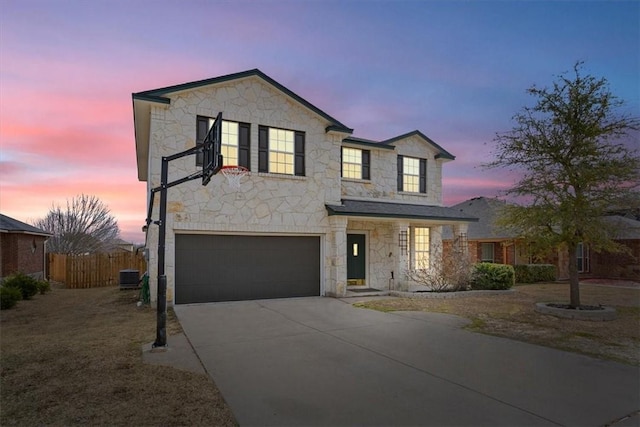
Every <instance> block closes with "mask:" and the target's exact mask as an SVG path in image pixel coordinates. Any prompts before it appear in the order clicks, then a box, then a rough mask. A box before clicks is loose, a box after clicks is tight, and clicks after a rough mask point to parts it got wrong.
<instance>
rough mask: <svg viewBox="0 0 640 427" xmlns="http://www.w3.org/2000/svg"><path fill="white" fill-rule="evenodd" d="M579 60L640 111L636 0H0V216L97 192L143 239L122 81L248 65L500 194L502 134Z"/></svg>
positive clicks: (202, 74)
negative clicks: (414, 141)
mask: <svg viewBox="0 0 640 427" xmlns="http://www.w3.org/2000/svg"><path fill="white" fill-rule="evenodd" d="M578 60H583V61H585V71H586V72H587V73H590V74H593V75H595V76H597V77H605V78H607V80H608V81H609V83H610V88H611V91H612V92H613V93H614V94H616V95H617V96H619V97H620V98H622V99H624V100H626V101H627V111H628V112H630V113H631V114H633V115H634V116H636V117H638V116H640V78H639V76H640V2H638V1H565V2H559V1H474V2H472V1H278V0H273V1H193V0H191V1H161V0H158V1H146V0H136V1H132V0H128V1H120V0H112V1H101V0H98V1H91V2H88V1H77V0H73V1H71V0H68V1H65V0H60V1H55V0H48V1H30V0H20V1H10V0H0V144H1V145H0V179H1V183H2V188H1V189H0V211H1V212H2V213H4V214H6V215H9V216H12V217H14V218H17V219H19V220H22V221H28V220H30V219H35V218H39V217H41V216H44V215H45V214H46V212H47V211H48V209H49V208H50V207H51V204H52V203H64V202H65V200H66V199H67V198H71V197H73V196H75V195H77V194H80V193H82V192H84V193H88V194H95V195H97V196H98V197H100V198H101V199H102V200H103V201H104V202H105V203H107V204H108V205H109V207H110V208H111V210H112V211H113V213H114V215H115V216H116V218H117V219H118V221H119V223H120V226H121V228H122V231H123V236H124V237H125V238H128V239H131V240H135V241H141V240H142V238H143V237H142V233H141V232H140V231H139V230H140V226H141V225H142V223H143V221H144V217H145V214H146V206H145V204H146V191H145V185H144V183H138V182H137V178H136V166H135V151H134V133H133V113H132V109H131V93H132V92H140V91H144V90H148V89H154V88H158V87H163V86H168V85H173V84H178V83H184V82H188V81H193V80H199V79H205V78H210V77H216V76H219V75H224V74H229V73H234V72H238V71H244V70H248V69H252V68H259V69H260V70H261V71H263V72H264V73H266V74H267V75H269V76H270V77H272V78H273V79H275V80H277V81H278V82H280V83H281V84H283V85H284V86H286V87H288V88H289V89H291V90H292V91H294V92H296V93H297V94H299V95H300V96H302V97H303V98H305V99H307V100H308V101H309V102H311V103H312V104H314V105H316V106H317V107H318V108H320V109H322V110H324V111H326V112H327V113H328V114H330V115H332V116H333V117H335V118H336V119H338V120H339V121H341V122H342V123H344V124H345V125H347V126H349V127H352V128H354V135H355V136H359V137H363V138H370V139H377V140H384V139H388V138H391V137H394V136H397V135H399V134H402V133H406V132H409V131H412V130H415V129H418V130H420V131H422V132H423V133H424V134H426V135H427V136H429V137H430V138H432V139H433V140H434V141H436V142H437V143H438V144H440V145H441V146H443V147H444V148H445V149H447V150H448V151H450V152H451V153H453V154H454V155H456V156H457V159H456V161H454V162H451V163H448V164H446V165H445V168H444V199H445V200H444V201H445V204H447V205H451V204H454V203H457V202H460V201H462V200H464V199H467V198H470V197H474V196H496V195H498V194H499V191H500V190H501V189H504V188H506V187H508V186H509V185H511V184H512V183H513V176H508V175H507V174H506V173H505V172H502V171H494V170H492V171H486V170H483V169H482V168H480V167H479V165H480V164H481V163H483V162H486V161H488V160H490V158H491V155H490V152H491V149H492V145H493V144H492V140H493V138H494V135H495V133H496V132H503V131H507V130H509V129H510V128H511V127H512V125H513V123H512V122H511V117H512V116H513V115H514V114H515V113H516V112H517V111H518V110H520V109H521V108H522V107H524V106H526V105H532V103H533V102H534V101H535V100H534V99H532V98H531V97H529V96H528V95H527V94H526V89H527V88H528V87H530V86H531V85H532V84H536V85H538V86H549V85H551V83H552V82H553V80H554V76H557V75H558V74H561V73H563V72H566V71H570V70H571V69H572V67H573V65H574V63H575V62H576V61H578Z"/></svg>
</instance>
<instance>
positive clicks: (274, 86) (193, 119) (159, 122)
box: [132, 69, 473, 304]
mask: <svg viewBox="0 0 640 427" xmlns="http://www.w3.org/2000/svg"><path fill="white" fill-rule="evenodd" d="M132 98H133V112H134V125H135V140H136V154H137V165H138V179H139V180H141V181H146V182H147V186H148V189H149V190H151V189H152V188H156V187H158V186H159V184H160V166H161V159H162V157H167V156H170V155H173V154H175V153H178V152H181V151H184V150H186V149H188V148H191V147H194V146H196V144H197V143H199V142H201V141H202V140H203V138H204V137H205V135H206V133H207V131H208V129H209V128H210V127H211V125H212V123H213V120H214V119H213V118H214V117H216V116H217V114H218V113H222V118H223V122H222V153H223V155H224V164H225V165H240V166H244V167H246V168H247V169H249V170H250V176H248V177H245V178H243V181H242V188H241V189H240V190H235V189H233V188H230V186H229V185H228V184H227V182H226V180H225V178H224V177H223V176H222V175H221V174H218V175H214V176H213V177H212V179H211V182H210V183H209V184H208V185H207V186H202V185H201V184H200V183H199V182H198V181H190V182H186V183H183V184H180V185H178V186H175V187H172V188H170V189H169V190H168V199H167V200H168V201H167V222H166V229H167V233H166V246H165V257H166V258H165V271H166V275H167V299H168V300H169V301H174V302H175V303H178V304H179V303H192V302H207V301H226V300H242V299H260V298H281V297H295V296H311V295H322V296H335V297H341V296H345V295H347V292H348V291H349V286H350V285H354V286H361V287H366V288H372V289H377V290H388V289H397V288H403V287H405V288H406V286H408V283H407V278H406V276H405V272H406V270H407V268H411V267H412V266H414V265H416V263H417V261H418V260H424V259H429V256H430V254H431V253H432V251H433V248H434V247H435V246H436V245H440V242H441V234H442V229H443V228H450V229H452V233H454V234H456V235H457V234H460V233H465V232H466V227H467V224H468V223H469V222H470V221H473V218H470V217H469V216H467V215H464V214H461V213H460V212H458V211H455V210H453V209H449V208H447V207H443V206H442V167H443V165H444V164H445V163H447V162H450V161H452V160H454V158H455V157H454V156H453V155H452V154H451V153H449V152H448V151H446V150H445V149H444V148H442V147H441V146H440V145H438V144H437V143H435V142H434V141H433V140H431V139H430V138H428V137H427V136H426V135H424V134H423V133H422V132H420V131H412V132H408V133H405V134H402V135H399V136H396V137H393V138H390V139H386V140H380V141H377V140H368V139H363V138H358V137H355V136H353V135H352V133H353V130H352V129H351V128H349V127H347V126H346V125H344V124H343V123H341V122H340V121H338V120H337V119H335V118H334V117H332V116H330V115H329V114H327V113H326V112H324V111H322V110H321V109H319V108H318V107H316V106H314V105H313V104H311V103H310V102H308V101H307V100H305V99H303V98H301V97H300V96H299V95H297V94H295V93H294V92H292V91H291V90H289V89H288V88H286V87H284V86H282V85H281V84H279V83H278V82H276V81H275V80H273V79H272V78H270V77H269V76H267V75H265V74H264V73H262V72H261V71H259V70H257V69H256V70H249V71H245V72H240V73H235V74H231V75H227V76H221V77H216V78H212V79H207V80H201V81H196V82H190V83H185V84H180V85H175V86H170V87H165V88H160V89H153V90H148V91H144V92H138V93H134V94H132ZM201 162H202V159H201V157H199V156H189V157H185V158H181V159H178V160H175V161H173V162H172V163H171V164H170V167H169V181H173V180H177V179H181V178H182V177H185V176H187V175H190V174H193V173H194V172H196V171H197V170H198V168H199V167H200V164H201ZM156 202H157V198H156ZM154 212H155V216H154V219H156V218H157V212H158V210H157V207H156V209H155V210H154ZM157 242H158V227H156V226H154V225H151V226H150V227H149V229H148V230H147V250H148V253H149V274H150V280H151V283H155V280H156V272H157V256H158V254H157ZM437 261H438V260H437V259H433V260H430V262H437ZM155 297H156V296H155V286H152V298H153V299H155Z"/></svg>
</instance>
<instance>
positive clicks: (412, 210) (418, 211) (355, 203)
mask: <svg viewBox="0 0 640 427" xmlns="http://www.w3.org/2000/svg"><path fill="white" fill-rule="evenodd" d="M326 208H327V211H328V212H329V216H332V215H345V216H359V217H374V218H402V219H418V220H430V221H434V220H435V221H447V222H450V221H455V222H473V221H477V219H476V218H473V217H472V216H469V215H465V214H461V213H460V212H457V211H455V210H454V209H451V208H446V207H443V206H429V205H414V204H408V203H393V202H376V201H369V200H347V199H343V200H342V205H326Z"/></svg>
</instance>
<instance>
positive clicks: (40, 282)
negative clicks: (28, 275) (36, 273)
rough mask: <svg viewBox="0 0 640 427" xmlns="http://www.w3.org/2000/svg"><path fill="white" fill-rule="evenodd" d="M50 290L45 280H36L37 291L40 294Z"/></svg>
mask: <svg viewBox="0 0 640 427" xmlns="http://www.w3.org/2000/svg"><path fill="white" fill-rule="evenodd" d="M50 290H51V285H50V284H49V282H47V281H45V280H38V291H39V292H40V295H44V294H46V293H47V292H49V291H50Z"/></svg>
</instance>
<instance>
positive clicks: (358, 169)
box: [342, 147, 371, 179]
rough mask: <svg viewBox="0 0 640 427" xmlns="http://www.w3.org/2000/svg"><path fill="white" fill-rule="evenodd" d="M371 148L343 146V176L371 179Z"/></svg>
mask: <svg viewBox="0 0 640 427" xmlns="http://www.w3.org/2000/svg"><path fill="white" fill-rule="evenodd" d="M370 158H371V154H370V152H369V150H360V149H358V148H349V147H342V177H343V178H353V179H371V177H370V175H369V170H370V167H369V163H370Z"/></svg>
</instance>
